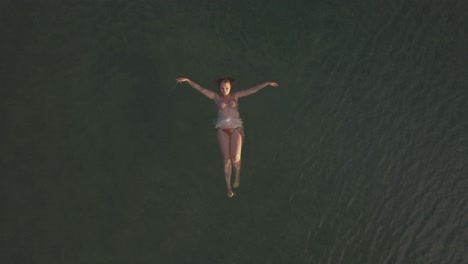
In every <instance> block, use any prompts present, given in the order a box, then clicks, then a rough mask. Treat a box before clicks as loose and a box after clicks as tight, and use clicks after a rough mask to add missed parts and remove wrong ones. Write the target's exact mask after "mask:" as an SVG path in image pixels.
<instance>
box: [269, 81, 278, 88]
mask: <svg viewBox="0 0 468 264" xmlns="http://www.w3.org/2000/svg"><path fill="white" fill-rule="evenodd" d="M267 85H270V86H273V87H278V86H279V84H277V83H275V82H267Z"/></svg>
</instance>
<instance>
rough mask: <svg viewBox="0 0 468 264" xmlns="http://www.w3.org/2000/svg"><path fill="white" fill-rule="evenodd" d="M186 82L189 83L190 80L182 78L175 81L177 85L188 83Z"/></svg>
mask: <svg viewBox="0 0 468 264" xmlns="http://www.w3.org/2000/svg"><path fill="white" fill-rule="evenodd" d="M188 81H190V79H189V78H184V77H182V78H177V79H176V82H177V83H183V82H188Z"/></svg>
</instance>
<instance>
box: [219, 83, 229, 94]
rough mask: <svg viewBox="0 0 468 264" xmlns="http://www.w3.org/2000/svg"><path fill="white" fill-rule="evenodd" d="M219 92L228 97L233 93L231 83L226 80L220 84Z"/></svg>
mask: <svg viewBox="0 0 468 264" xmlns="http://www.w3.org/2000/svg"><path fill="white" fill-rule="evenodd" d="M219 90H220V91H221V94H222V95H225V96H226V95H228V94H229V93H230V92H231V82H229V80H224V81H222V82H221V83H220V84H219Z"/></svg>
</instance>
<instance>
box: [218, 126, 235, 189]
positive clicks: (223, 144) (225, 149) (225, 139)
mask: <svg viewBox="0 0 468 264" xmlns="http://www.w3.org/2000/svg"><path fill="white" fill-rule="evenodd" d="M218 143H219V147H220V149H221V155H222V156H223V167H224V179H225V181H226V190H227V195H228V197H233V196H234V195H235V193H233V192H232V187H231V174H232V163H231V157H230V153H229V148H230V146H229V143H230V142H229V136H228V135H227V134H226V133H225V132H224V131H223V130H222V129H218Z"/></svg>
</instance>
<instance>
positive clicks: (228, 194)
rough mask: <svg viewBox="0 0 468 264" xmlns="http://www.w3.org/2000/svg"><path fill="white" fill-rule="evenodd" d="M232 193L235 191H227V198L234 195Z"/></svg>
mask: <svg viewBox="0 0 468 264" xmlns="http://www.w3.org/2000/svg"><path fill="white" fill-rule="evenodd" d="M234 195H236V193H234V192H233V191H228V193H227V196H228V197H229V198H232V197H234Z"/></svg>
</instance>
